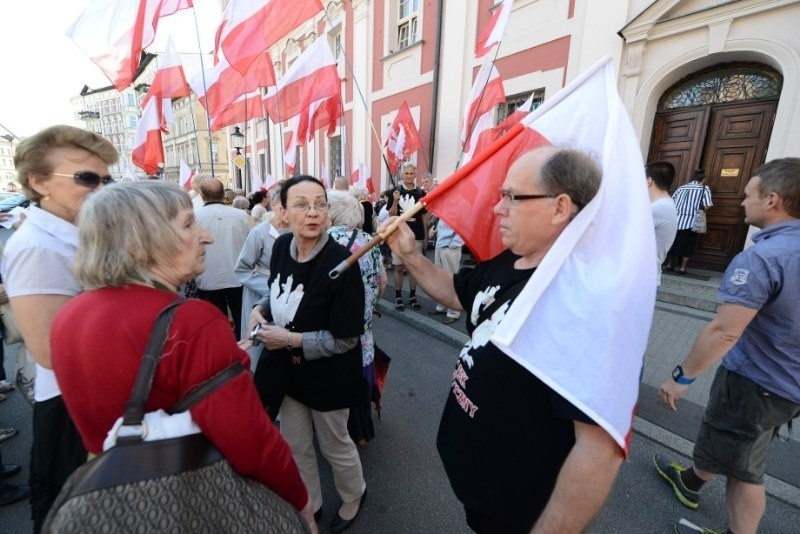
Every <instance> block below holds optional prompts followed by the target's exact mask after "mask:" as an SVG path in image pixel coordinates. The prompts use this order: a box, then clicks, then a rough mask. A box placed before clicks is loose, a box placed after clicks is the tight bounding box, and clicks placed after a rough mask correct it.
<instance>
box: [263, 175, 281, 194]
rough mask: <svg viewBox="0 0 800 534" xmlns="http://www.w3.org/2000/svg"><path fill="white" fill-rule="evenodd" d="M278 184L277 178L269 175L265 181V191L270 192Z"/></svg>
mask: <svg viewBox="0 0 800 534" xmlns="http://www.w3.org/2000/svg"><path fill="white" fill-rule="evenodd" d="M277 184H278V180H276V179H275V177H274V176H272V175H271V174H267V177H266V178H265V179H264V189H266V190H267V191H269V190H270V189H272V188H273V187H275V186H276V185H277Z"/></svg>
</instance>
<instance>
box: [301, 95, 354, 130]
mask: <svg viewBox="0 0 800 534" xmlns="http://www.w3.org/2000/svg"><path fill="white" fill-rule="evenodd" d="M303 116H304V117H306V119H305V124H301V126H300V131H301V132H305V137H306V140H309V141H310V140H311V139H312V138H313V137H314V132H316V131H317V130H319V129H321V128H325V127H327V128H328V131H327V136H328V137H333V136H334V135H335V134H336V128H337V127H338V126H339V119H340V118H342V117H343V116H344V109H343V108H342V97H341V94H337V95H334V96H331V97H329V98H326V99H324V100H317V101H316V102H314V103H312V104H311V106H309V108H308V113H304V114H303ZM302 122H303V121H302V119H301V123H302Z"/></svg>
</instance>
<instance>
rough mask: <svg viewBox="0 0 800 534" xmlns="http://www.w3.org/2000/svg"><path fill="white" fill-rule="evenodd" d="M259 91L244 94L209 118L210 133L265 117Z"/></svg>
mask: <svg viewBox="0 0 800 534" xmlns="http://www.w3.org/2000/svg"><path fill="white" fill-rule="evenodd" d="M266 116H267V115H266V112H265V111H264V101H263V100H262V99H261V92H260V91H253V92H252V93H246V94H243V95H242V96H240V97H239V98H237V99H236V100H234V101H233V102H231V103H230V104H228V105H227V106H225V107H224V108H223V109H222V110H221V111H218V112H217V113H216V114H214V115H212V116H211V131H213V132H216V131H217V130H220V129H222V128H224V127H225V126H230V125H232V124H236V123H239V122H247V121H249V120H250V119H261V118H264V117H266Z"/></svg>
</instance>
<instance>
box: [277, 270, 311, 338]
mask: <svg viewBox="0 0 800 534" xmlns="http://www.w3.org/2000/svg"><path fill="white" fill-rule="evenodd" d="M293 282H294V276H293V275H291V274H290V275H289V278H287V279H286V282H285V283H284V284H281V275H280V273H278V275H277V276H276V277H275V280H273V281H272V287H270V290H269V305H270V308H271V309H272V318H273V320H274V321H275V324H276V325H278V326H281V327H285V326H286V325H287V324H289V323H291V322H292V321H294V316H295V314H296V313H297V308H298V307H299V306H300V301H301V300H303V295H304V294H305V293H303V284H297V287H296V288H294V289H292V283H293Z"/></svg>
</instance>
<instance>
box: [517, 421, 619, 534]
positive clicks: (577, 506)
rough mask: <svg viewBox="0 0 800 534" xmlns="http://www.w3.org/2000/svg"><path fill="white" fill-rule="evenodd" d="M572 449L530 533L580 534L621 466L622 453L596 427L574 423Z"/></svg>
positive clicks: (610, 439) (601, 501)
mask: <svg viewBox="0 0 800 534" xmlns="http://www.w3.org/2000/svg"><path fill="white" fill-rule="evenodd" d="M574 424H575V445H574V446H573V447H572V450H571V451H570V453H569V456H567V459H566V461H565V462H564V465H563V466H562V467H561V471H560V472H559V474H558V479H557V480H556V487H555V488H554V489H553V494H552V495H551V496H550V500H549V501H548V503H547V506H546V507H545V509H544V511H542V515H540V516H539V520H538V521H536V524H535V525H534V526H533V531H532V532H534V533H550V532H554V533H555V532H557V533H559V534H560V533H564V532H583V531H584V530H585V529H586V527H587V526H588V525H589V523H590V522H591V521H592V519H593V518H594V517H595V516H596V515H597V513H598V512H599V511H600V509H601V508H602V506H603V503H605V501H606V498H607V497H608V494H609V493H610V492H611V487H612V486H613V485H614V480H615V479H616V478H617V472H618V471H619V467H620V465H622V460H623V456H622V450H621V449H620V448H619V445H617V443H616V442H615V441H614V440H613V439H612V438H611V436H610V435H609V434H608V432H606V431H605V430H603V429H602V428H601V427H599V426H597V425H590V424H586V423H579V422H578V421H575V422H574Z"/></svg>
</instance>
